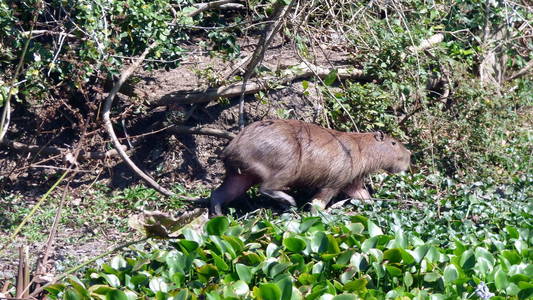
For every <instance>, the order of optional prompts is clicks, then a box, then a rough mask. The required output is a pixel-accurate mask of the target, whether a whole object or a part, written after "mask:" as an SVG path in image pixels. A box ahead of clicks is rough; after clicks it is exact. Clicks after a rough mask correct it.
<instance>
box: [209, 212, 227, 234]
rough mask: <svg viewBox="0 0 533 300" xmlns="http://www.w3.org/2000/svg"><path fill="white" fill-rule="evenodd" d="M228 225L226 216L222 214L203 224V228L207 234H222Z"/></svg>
mask: <svg viewBox="0 0 533 300" xmlns="http://www.w3.org/2000/svg"><path fill="white" fill-rule="evenodd" d="M228 227H229V221H228V218H226V217H224V216H220V217H214V218H213V219H211V220H209V221H207V223H206V224H205V230H206V232H207V234H209V235H222V234H223V233H224V232H226V230H227V229H228Z"/></svg>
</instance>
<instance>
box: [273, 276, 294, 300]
mask: <svg viewBox="0 0 533 300" xmlns="http://www.w3.org/2000/svg"><path fill="white" fill-rule="evenodd" d="M276 284H277V286H278V287H279V289H280V290H281V300H291V298H292V280H291V279H290V277H284V278H282V279H281V280H278V282H276Z"/></svg>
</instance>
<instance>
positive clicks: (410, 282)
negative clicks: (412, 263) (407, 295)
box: [403, 272, 413, 288]
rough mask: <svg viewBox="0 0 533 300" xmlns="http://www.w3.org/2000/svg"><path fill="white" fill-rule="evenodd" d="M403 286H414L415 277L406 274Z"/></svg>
mask: <svg viewBox="0 0 533 300" xmlns="http://www.w3.org/2000/svg"><path fill="white" fill-rule="evenodd" d="M403 284H404V285H405V287H407V288H409V287H411V286H412V285H413V275H411V273H409V272H405V274H404V275H403Z"/></svg>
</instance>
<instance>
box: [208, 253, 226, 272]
mask: <svg viewBox="0 0 533 300" xmlns="http://www.w3.org/2000/svg"><path fill="white" fill-rule="evenodd" d="M211 255H212V256H213V261H214V262H215V266H216V267H217V268H218V269H219V270H220V271H227V270H229V266H228V264H227V263H226V262H225V261H224V259H222V258H221V257H220V256H218V255H216V254H215V253H211Z"/></svg>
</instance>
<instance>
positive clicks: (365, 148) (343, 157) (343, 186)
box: [210, 120, 411, 215]
mask: <svg viewBox="0 0 533 300" xmlns="http://www.w3.org/2000/svg"><path fill="white" fill-rule="evenodd" d="M410 156H411V153H410V152H409V150H407V149H406V148H405V147H404V146H403V145H402V144H401V143H400V142H398V141H396V140H395V139H393V138H391V137H389V136H387V135H384V134H383V133H381V132H375V133H347V132H340V131H335V130H331V129H326V128H322V127H320V126H317V125H314V124H309V123H305V122H301V121H297V120H265V121H259V122H255V123H252V124H250V125H249V126H247V127H246V128H244V129H243V130H242V131H241V132H240V133H239V134H238V135H237V136H236V137H235V138H234V139H233V140H232V141H231V142H230V144H229V145H228V146H227V147H226V149H224V152H223V154H222V158H223V160H224V164H225V167H226V178H225V180H224V182H223V183H222V185H221V186H220V187H219V188H218V189H216V190H215V191H214V192H213V193H212V196H211V209H210V214H211V215H220V214H221V213H222V212H221V205H222V204H225V203H228V202H230V201H232V200H234V199H235V198H236V197H238V196H240V195H242V194H243V193H244V192H245V191H246V190H248V189H249V188H250V187H251V186H253V185H255V184H260V192H261V193H263V194H265V195H268V196H270V197H272V198H274V199H276V200H278V201H281V202H283V203H285V204H290V205H295V202H294V199H293V198H292V197H291V196H289V195H287V194H286V193H284V192H283V191H282V190H283V189H284V188H286V187H297V186H299V187H312V188H318V189H319V192H318V193H317V194H316V195H315V196H314V197H313V199H314V201H313V202H314V203H315V202H317V204H318V205H319V207H322V208H324V207H325V206H326V205H327V203H328V202H329V200H330V199H331V198H332V197H334V196H335V195H336V194H338V193H339V192H341V191H343V192H345V193H346V194H348V195H349V196H351V197H353V198H360V199H361V198H362V199H368V198H370V195H369V193H368V191H366V189H365V188H364V185H363V182H364V181H363V180H364V177H365V176H366V175H368V174H370V173H373V172H376V171H379V170H385V171H388V172H391V173H396V172H401V171H406V170H407V169H408V168H409V165H410Z"/></svg>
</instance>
